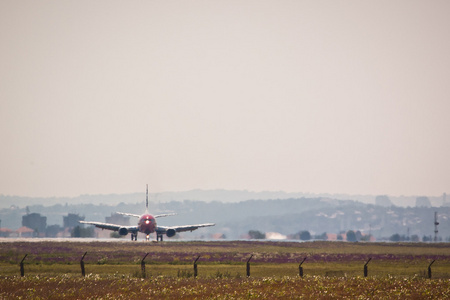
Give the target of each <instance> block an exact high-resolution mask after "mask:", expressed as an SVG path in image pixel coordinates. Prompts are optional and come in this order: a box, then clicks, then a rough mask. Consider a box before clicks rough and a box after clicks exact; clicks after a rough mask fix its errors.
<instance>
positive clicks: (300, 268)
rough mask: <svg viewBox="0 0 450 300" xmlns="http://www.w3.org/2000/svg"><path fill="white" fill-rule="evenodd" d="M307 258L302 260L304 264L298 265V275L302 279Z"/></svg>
mask: <svg viewBox="0 0 450 300" xmlns="http://www.w3.org/2000/svg"><path fill="white" fill-rule="evenodd" d="M305 260H306V257H305V258H304V259H303V260H302V262H301V263H300V264H299V265H298V273H299V275H300V277H303V267H302V264H303V263H304V262H305Z"/></svg>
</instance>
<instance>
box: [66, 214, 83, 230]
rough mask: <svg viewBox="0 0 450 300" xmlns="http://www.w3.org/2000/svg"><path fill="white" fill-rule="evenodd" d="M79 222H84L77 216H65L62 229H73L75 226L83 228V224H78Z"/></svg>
mask: <svg viewBox="0 0 450 300" xmlns="http://www.w3.org/2000/svg"><path fill="white" fill-rule="evenodd" d="M79 221H84V217H80V216H79V215H78V214H68V215H67V216H63V227H64V228H74V227H76V226H81V227H83V224H80V223H79Z"/></svg>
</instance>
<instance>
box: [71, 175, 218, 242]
mask: <svg viewBox="0 0 450 300" xmlns="http://www.w3.org/2000/svg"><path fill="white" fill-rule="evenodd" d="M146 194H147V195H146V202H145V207H146V209H145V213H144V214H143V215H136V214H130V213H120V212H118V213H119V214H122V215H127V216H132V217H137V218H139V221H138V224H137V226H123V225H117V224H110V223H102V222H91V221H79V222H80V223H83V224H89V225H94V226H95V227H98V228H101V229H107V230H113V231H118V232H119V234H120V235H127V234H128V233H129V232H130V233H131V240H135V241H137V235H138V232H142V233H145V235H146V239H147V241H148V240H149V239H150V234H151V233H153V232H156V241H161V242H162V241H163V235H164V234H165V235H167V237H173V236H175V234H176V233H177V232H183V231H194V230H196V229H198V228H200V227H209V226H214V225H216V224H214V223H205V224H196V225H182V226H158V225H157V224H156V218H161V217H167V216H173V215H175V214H160V215H151V214H150V213H149V212H148V184H147V193H146Z"/></svg>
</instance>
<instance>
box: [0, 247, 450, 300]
mask: <svg viewBox="0 0 450 300" xmlns="http://www.w3.org/2000/svg"><path fill="white" fill-rule="evenodd" d="M85 252H87V254H86V256H85V258H84V263H85V269H86V277H82V276H81V271H80V259H81V257H82V255H83V254H84V253H85ZM146 253H149V255H148V256H147V257H146V259H145V263H146V267H145V272H144V273H143V272H142V270H141V260H142V258H143V257H144V256H145V254H146ZM25 254H28V255H27V257H26V259H25V260H24V269H25V276H24V277H21V276H20V269H19V263H20V261H21V260H22V259H23V257H24V256H25ZM199 255H200V259H199V260H198V276H197V278H194V276H193V274H194V272H193V262H194V260H195V259H196V258H197V257H198V256H199ZM251 255H253V257H252V259H251V261H250V264H251V276H250V277H249V278H247V276H246V262H247V260H248V259H249V257H250V256H251ZM304 257H307V259H306V261H305V262H304V263H303V265H302V267H303V271H304V276H303V277H300V276H299V269H298V266H299V262H300V261H302V260H303V258H304ZM369 258H372V260H371V261H370V263H369V264H368V270H369V272H368V277H366V278H365V277H363V266H364V264H365V263H366V261H367V260H368V259H369ZM433 260H435V263H434V264H433V265H432V279H431V280H430V279H428V273H427V268H428V265H429V264H430V263H431V262H432V261H433ZM140 296H146V297H152V296H153V297H155V298H156V297H158V298H159V297H164V298H169V299H171V298H182V299H189V298H220V299H224V298H229V299H233V298H252V297H260V298H262V297H264V298H280V297H285V298H301V297H304V298H342V297H350V298H356V297H364V298H367V297H370V298H375V299H376V298H386V297H390V298H405V297H409V298H448V296H450V245H449V244H446V243H437V244H426V243H346V242H303V243H299V242H271V241H262V242H260V241H219V242H216V241H214V242H199V241H193V242H177V241H174V242H163V243H155V242H140V241H138V242H131V241H124V240H121V241H114V242H112V241H93V242H85V241H80V240H78V241H70V240H66V241H48V240H44V241H40V240H36V239H34V240H32V241H31V240H30V241H23V240H22V241H12V240H3V241H2V240H0V299H17V298H24V299H27V298H33V299H36V298H46V299H52V298H53V299H59V298H62V297H63V298H73V299H80V298H86V299H89V298H91V299H99V298H103V299H118V298H119V299H120V298H127V299H128V298H136V297H140Z"/></svg>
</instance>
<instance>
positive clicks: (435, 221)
mask: <svg viewBox="0 0 450 300" xmlns="http://www.w3.org/2000/svg"><path fill="white" fill-rule="evenodd" d="M438 225H439V222H438V219H437V211H435V212H434V242H437V235H438Z"/></svg>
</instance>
